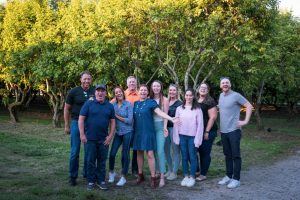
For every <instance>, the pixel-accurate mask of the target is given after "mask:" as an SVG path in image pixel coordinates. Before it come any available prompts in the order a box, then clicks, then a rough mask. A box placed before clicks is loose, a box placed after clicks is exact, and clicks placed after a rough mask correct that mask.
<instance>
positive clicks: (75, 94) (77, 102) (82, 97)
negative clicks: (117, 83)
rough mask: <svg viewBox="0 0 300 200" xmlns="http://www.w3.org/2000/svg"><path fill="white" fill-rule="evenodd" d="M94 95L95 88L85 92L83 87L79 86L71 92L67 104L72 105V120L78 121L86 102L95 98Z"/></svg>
mask: <svg viewBox="0 0 300 200" xmlns="http://www.w3.org/2000/svg"><path fill="white" fill-rule="evenodd" d="M94 95H95V88H94V87H90V88H89V89H88V90H84V89H83V88H82V87H81V86H78V87H75V88H73V89H71V90H70V92H69V94H68V96H67V99H66V103H67V104H69V105H71V118H72V120H78V117H79V112H80V109H81V107H82V106H83V104H84V102H86V101H87V100H88V99H89V98H91V97H94Z"/></svg>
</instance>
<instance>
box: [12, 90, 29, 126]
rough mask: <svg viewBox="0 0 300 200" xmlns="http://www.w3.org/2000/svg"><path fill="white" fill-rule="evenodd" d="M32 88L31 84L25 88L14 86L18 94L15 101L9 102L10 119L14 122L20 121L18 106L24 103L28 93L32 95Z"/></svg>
mask: <svg viewBox="0 0 300 200" xmlns="http://www.w3.org/2000/svg"><path fill="white" fill-rule="evenodd" d="M30 89H31V88H30V87H29V86H27V87H25V88H24V89H23V90H21V89H19V87H18V86H16V87H15V88H14V92H15V95H16V98H15V102H13V103H11V104H8V111H9V116H10V120H11V122H12V123H17V122H19V119H18V113H17V107H19V106H21V105H23V103H24V101H25V99H26V97H27V96H28V95H30V92H29V91H30Z"/></svg>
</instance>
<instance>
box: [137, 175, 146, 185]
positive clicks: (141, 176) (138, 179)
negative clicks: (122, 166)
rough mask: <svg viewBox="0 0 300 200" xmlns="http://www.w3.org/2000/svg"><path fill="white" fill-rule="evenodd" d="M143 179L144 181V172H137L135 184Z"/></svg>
mask: <svg viewBox="0 0 300 200" xmlns="http://www.w3.org/2000/svg"><path fill="white" fill-rule="evenodd" d="M144 181H145V177H144V174H143V173H141V174H138V178H137V179H136V184H141V183H142V182H144Z"/></svg>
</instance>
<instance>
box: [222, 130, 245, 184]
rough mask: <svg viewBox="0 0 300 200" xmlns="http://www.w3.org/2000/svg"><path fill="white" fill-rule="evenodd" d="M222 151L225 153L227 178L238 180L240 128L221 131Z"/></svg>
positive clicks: (239, 171)
mask: <svg viewBox="0 0 300 200" xmlns="http://www.w3.org/2000/svg"><path fill="white" fill-rule="evenodd" d="M221 139H222V144H223V152H224V155H225V163H226V175H227V176H228V177H229V178H233V179H236V180H240V173H241V166H242V158H241V150H240V141H241V130H240V129H237V130H235V131H232V132H229V133H221Z"/></svg>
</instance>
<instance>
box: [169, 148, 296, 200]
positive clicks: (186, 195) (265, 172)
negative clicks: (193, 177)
mask: <svg viewBox="0 0 300 200" xmlns="http://www.w3.org/2000/svg"><path fill="white" fill-rule="evenodd" d="M218 181H219V179H213V180H206V181H204V182H201V183H200V182H197V183H196V186H195V187H194V188H192V189H189V188H186V187H176V189H177V190H174V188H173V190H169V191H168V194H166V197H167V198H168V199H180V200H185V199H186V200H188V199H192V200H196V199H204V200H215V199H222V200H224V199H225V200H226V199H249V200H250V199H251V200H252V199H260V200H264V199H280V200H281V199H287V200H299V199H300V150H299V151H297V152H296V154H295V155H294V156H291V157H288V158H286V159H284V160H281V161H278V162H276V163H274V164H273V165H271V166H267V167H266V166H264V167H262V166H257V167H253V168H251V169H250V170H248V171H242V173H241V186H240V187H239V188H236V189H227V188H226V186H219V185H217V182H218ZM175 184H176V185H179V184H180V181H176V183H174V186H175Z"/></svg>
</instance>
